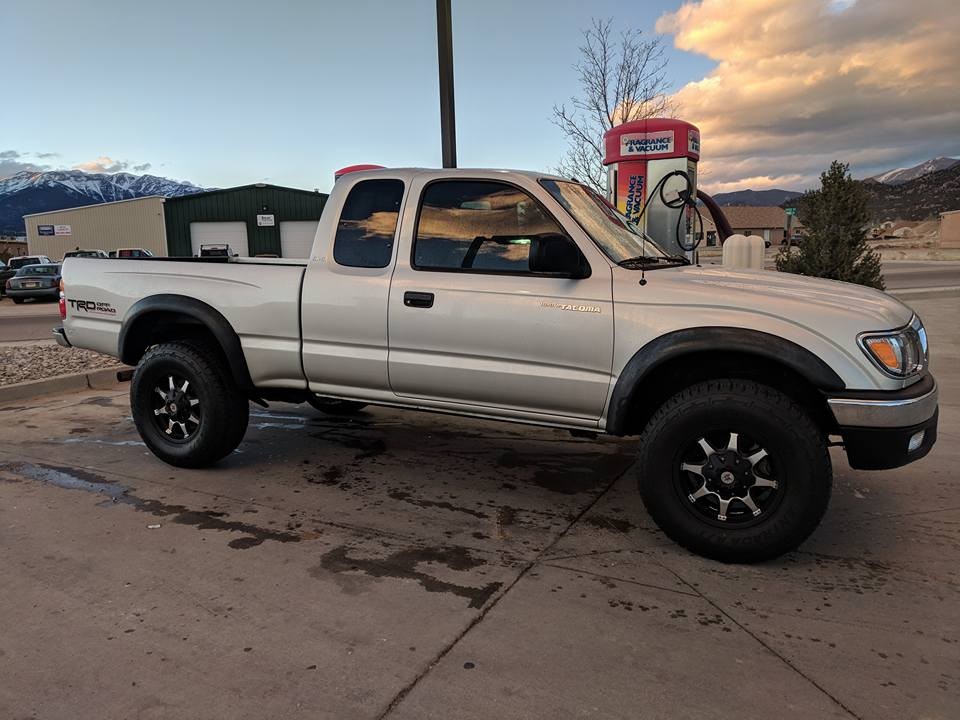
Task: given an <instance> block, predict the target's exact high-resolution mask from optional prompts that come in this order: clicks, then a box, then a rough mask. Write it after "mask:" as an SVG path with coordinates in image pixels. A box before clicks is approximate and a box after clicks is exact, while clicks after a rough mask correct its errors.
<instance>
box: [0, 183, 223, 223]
mask: <svg viewBox="0 0 960 720" xmlns="http://www.w3.org/2000/svg"><path fill="white" fill-rule="evenodd" d="M204 189H205V188H201V187H197V186H196V185H194V184H193V183H189V182H178V181H176V180H170V179H169V178H163V177H157V176H156V175H133V174H131V173H114V174H108V173H87V172H83V171H82V170H51V171H48V172H30V171H24V172H19V173H17V174H16V175H11V176H10V177H8V178H3V179H0V232H23V230H24V223H23V216H24V215H29V214H30V213H36V212H46V211H48V210H61V209H65V208H73V207H80V206H82V205H96V204H98V203H105V202H113V201H115V200H130V199H132V198H138V197H144V196H146V195H164V196H166V197H178V196H180V195H189V194H191V193H195V192H201V191H202V190H204Z"/></svg>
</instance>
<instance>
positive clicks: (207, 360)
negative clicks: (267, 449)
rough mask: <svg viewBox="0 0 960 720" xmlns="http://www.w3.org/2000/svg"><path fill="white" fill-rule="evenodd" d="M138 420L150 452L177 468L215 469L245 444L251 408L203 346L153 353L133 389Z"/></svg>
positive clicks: (175, 347)
mask: <svg viewBox="0 0 960 720" xmlns="http://www.w3.org/2000/svg"><path fill="white" fill-rule="evenodd" d="M130 406H131V409H132V411H133V420H134V423H135V424H136V426H137V430H138V432H139V433H140V437H141V438H143V441H144V443H146V445H147V447H148V448H150V450H151V451H152V452H153V454H154V455H156V456H157V457H158V458H160V459H161V460H163V461H164V462H167V463H169V464H171V465H176V466H177V467H188V468H198V467H206V466H208V465H212V464H214V463H215V462H217V461H218V460H220V459H221V458H223V457H225V456H226V455H229V454H230V453H231V452H233V450H234V449H235V448H236V447H237V445H239V444H240V441H241V440H242V439H243V435H244V433H245V432H246V429H247V422H248V420H249V403H248V402H247V399H246V398H245V397H244V396H243V394H242V393H240V391H239V390H238V389H237V387H236V386H235V384H234V382H233V379H232V378H231V377H230V371H229V369H228V368H227V367H225V365H224V364H223V362H222V361H221V360H220V359H219V358H218V357H217V355H216V353H214V352H212V351H211V350H210V348H208V347H205V346H203V345H194V344H190V343H164V344H162V345H157V346H154V347H152V348H150V349H149V350H148V351H147V352H146V354H145V355H144V356H143V358H142V359H141V360H140V362H139V363H138V364H137V368H136V370H135V371H134V374H133V380H132V382H131V384H130Z"/></svg>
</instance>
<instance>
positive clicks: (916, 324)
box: [859, 315, 927, 378]
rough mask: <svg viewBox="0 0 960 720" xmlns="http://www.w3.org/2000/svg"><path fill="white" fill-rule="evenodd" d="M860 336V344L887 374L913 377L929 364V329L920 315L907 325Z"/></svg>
mask: <svg viewBox="0 0 960 720" xmlns="http://www.w3.org/2000/svg"><path fill="white" fill-rule="evenodd" d="M859 339H860V347H862V348H863V351H864V352H865V353H866V354H867V357H869V358H870V359H871V360H873V362H874V364H875V365H876V366H877V367H879V368H880V369H881V370H883V372H885V373H886V374H887V375H893V376H894V377H900V378H903V377H909V376H910V375H915V374H917V373H918V372H920V371H921V370H923V368H924V367H926V364H927V332H926V330H924V329H923V323H922V322H920V318H919V317H917V316H916V315H914V316H913V317H912V318H911V319H910V324H909V325H907V326H906V327H904V328H901V329H899V330H892V331H890V332H882V333H863V334H861V335H860V336H859Z"/></svg>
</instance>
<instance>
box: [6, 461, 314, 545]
mask: <svg viewBox="0 0 960 720" xmlns="http://www.w3.org/2000/svg"><path fill="white" fill-rule="evenodd" d="M0 471H5V472H9V473H12V474H14V475H19V476H20V477H24V478H28V479H30V480H38V481H40V482H43V483H46V484H48V485H54V486H56V487H59V488H64V489H65V490H82V491H83V492H89V493H94V494H97V495H104V496H106V498H108V499H107V500H106V501H105V502H109V503H111V504H112V503H119V504H123V505H129V506H131V507H132V508H134V509H135V510H138V511H140V512H145V513H149V514H150V515H154V516H156V517H167V518H170V521H171V522H174V523H177V524H178V525H193V526H194V527H196V528H197V529H198V530H220V531H224V532H233V533H240V534H242V535H243V537H239V538H234V539H233V540H231V541H230V542H228V543H227V544H228V545H229V546H230V547H232V548H234V549H236V550H245V549H247V548H251V547H256V546H257V545H260V544H261V543H263V542H264V541H266V540H273V541H274V542H280V543H289V542H300V540H301V539H302V538H301V537H300V536H299V535H296V534H294V533H289V532H281V531H277V530H270V529H268V528H263V527H259V526H258V525H253V524H251V523H246V522H240V521H238V520H228V519H226V517H227V515H226V513H221V512H215V511H213V510H191V509H189V508H187V507H186V506H184V505H169V504H167V503H164V502H161V501H159V500H150V499H148V498H141V497H138V496H136V495H134V494H132V493H131V492H130V489H129V488H128V487H126V486H124V485H120V484H119V483H115V482H112V481H110V480H107V479H106V478H103V477H101V476H99V475H97V474H96V473H92V472H89V471H87V470H83V469H81V468H71V467H58V466H55V465H44V464H41V463H36V464H34V463H3V464H0Z"/></svg>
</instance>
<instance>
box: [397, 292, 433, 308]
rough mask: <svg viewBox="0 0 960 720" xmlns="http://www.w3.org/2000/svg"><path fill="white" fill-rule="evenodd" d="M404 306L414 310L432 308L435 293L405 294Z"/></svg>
mask: <svg viewBox="0 0 960 720" xmlns="http://www.w3.org/2000/svg"><path fill="white" fill-rule="evenodd" d="M403 304H404V305H406V306H407V307H414V308H432V307H433V293H428V292H405V293H404V294H403Z"/></svg>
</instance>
